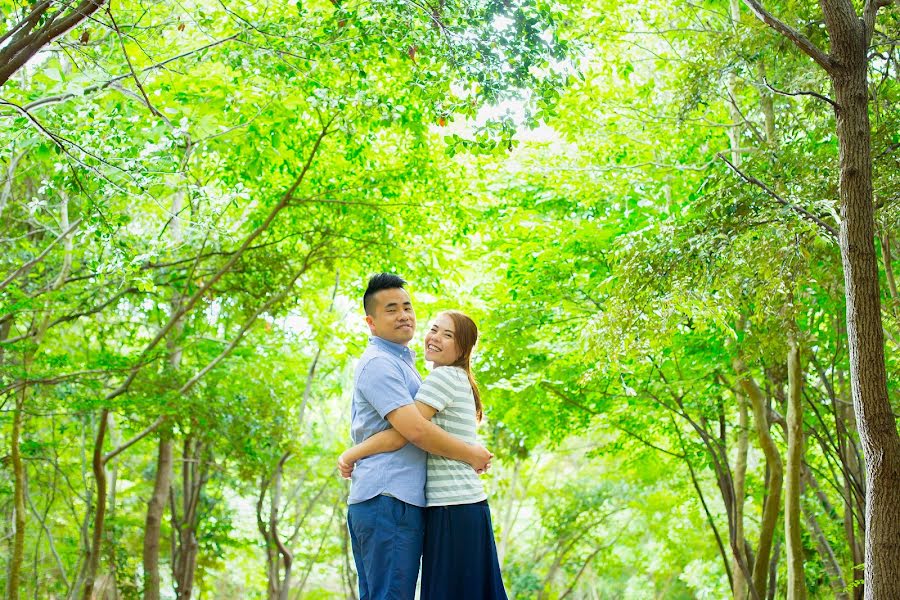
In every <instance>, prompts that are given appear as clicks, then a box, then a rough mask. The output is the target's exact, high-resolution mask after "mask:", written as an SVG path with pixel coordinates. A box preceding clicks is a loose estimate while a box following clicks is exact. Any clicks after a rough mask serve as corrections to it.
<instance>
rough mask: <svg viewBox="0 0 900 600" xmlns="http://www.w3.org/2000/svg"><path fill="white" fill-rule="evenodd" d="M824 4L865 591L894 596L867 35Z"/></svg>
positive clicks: (893, 471) (897, 568) (895, 558)
mask: <svg viewBox="0 0 900 600" xmlns="http://www.w3.org/2000/svg"><path fill="white" fill-rule="evenodd" d="M867 4H868V2H867ZM822 9H823V12H824V15H825V25H826V27H827V29H828V33H829V37H830V39H831V53H832V58H833V67H832V70H831V76H832V82H833V84H834V92H835V100H836V102H837V105H838V108H837V109H836V110H835V115H836V118H837V136H838V146H839V150H840V171H841V176H840V196H841V231H840V246H841V261H842V263H843V266H844V285H845V294H846V300H847V338H848V344H849V350H850V386H851V390H852V393H853V407H854V410H855V411H856V416H857V424H858V426H859V437H860V441H861V443H862V447H863V454H864V456H865V459H866V512H865V514H866V546H865V556H866V558H865V564H866V568H865V597H866V598H867V599H869V600H881V599H887V598H900V577H898V576H897V574H898V573H900V542H898V540H900V494H898V493H897V490H898V489H900V435H898V433H897V424H896V421H895V419H894V414H893V412H892V410H891V405H890V401H889V399H888V394H887V374H886V370H885V362H884V333H883V330H882V323H881V298H880V290H879V279H878V258H877V256H876V252H875V218H874V205H873V201H872V154H871V129H870V125H869V113H868V87H867V80H866V76H867V66H868V64H867V57H866V49H867V46H868V41H867V39H866V38H867V34H866V26H865V24H864V21H863V20H862V19H859V18H858V16H857V15H856V12H855V11H854V9H853V7H852V5H851V4H850V2H848V1H847V0H823V1H822ZM873 18H874V17H873Z"/></svg>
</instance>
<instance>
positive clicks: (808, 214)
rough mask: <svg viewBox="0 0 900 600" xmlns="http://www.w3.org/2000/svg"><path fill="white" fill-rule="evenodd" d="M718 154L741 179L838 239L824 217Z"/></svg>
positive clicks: (835, 231)
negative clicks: (793, 201)
mask: <svg viewBox="0 0 900 600" xmlns="http://www.w3.org/2000/svg"><path fill="white" fill-rule="evenodd" d="M716 156H718V157H719V158H721V159H722V160H723V161H725V163H726V164H727V165H728V166H729V167H731V170H732V171H734V172H735V173H737V174H738V176H739V177H740V178H741V179H743V180H744V181H746V182H747V183H752V184H753V185H755V186H757V187H758V188H760V189H761V190H763V191H764V192H765V193H766V194H768V195H769V196H771V197H772V198H773V199H774V200H775V201H776V202H778V203H779V204H781V205H782V206H784V207H786V208H789V209H791V210H792V211H794V212H796V213H797V214H799V215H800V216H801V218H803V219H805V220H807V221H809V222H810V223H814V224H815V225H818V226H819V227H821V228H822V229H823V230H825V232H826V233H828V235H830V236H831V238H832V239H833V240H837V239H838V232H837V230H835V228H834V227H832V226H831V225H829V224H828V223H826V222H825V221H823V220H822V219H820V218H819V217H817V216H816V215H814V214H812V213H811V212H809V211H808V210H806V209H805V208H803V207H802V206H797V205H796V204H793V203H791V202H788V201H787V200H785V199H784V198H782V197H781V196H779V195H778V194H776V193H775V191H774V190H772V188H770V187H769V186H767V185H766V184H765V183H763V182H762V181H760V180H759V179H757V178H756V177H753V176H751V175H747V174H746V173H744V172H743V171H741V170H740V169H738V168H737V167H736V166H734V164H733V163H732V162H731V161H730V160H728V158H726V157H725V156H724V155H722V153H717V154H716Z"/></svg>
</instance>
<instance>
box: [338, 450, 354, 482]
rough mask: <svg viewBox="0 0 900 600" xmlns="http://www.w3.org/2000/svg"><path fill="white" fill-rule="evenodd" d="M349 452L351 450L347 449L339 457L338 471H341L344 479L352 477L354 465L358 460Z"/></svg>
mask: <svg viewBox="0 0 900 600" xmlns="http://www.w3.org/2000/svg"><path fill="white" fill-rule="evenodd" d="M348 454H349V450H345V451H344V452H343V453H342V454H341V455H340V456H339V457H338V471H340V472H341V477H343V478H344V479H350V474H351V473H352V472H353V466H354V465H355V464H356V461H355V460H351V458H350V457H349V456H348Z"/></svg>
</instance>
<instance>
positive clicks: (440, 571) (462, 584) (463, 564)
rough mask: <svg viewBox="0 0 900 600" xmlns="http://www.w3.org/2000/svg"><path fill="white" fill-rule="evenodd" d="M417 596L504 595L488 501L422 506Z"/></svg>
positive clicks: (494, 598)
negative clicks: (423, 520) (420, 579)
mask: <svg viewBox="0 0 900 600" xmlns="http://www.w3.org/2000/svg"><path fill="white" fill-rule="evenodd" d="M421 600H507V596H506V590H505V589H503V580H502V579H501V577H500V563H499V561H498V560H497V545H496V544H495V543H494V530H493V527H492V525H491V509H490V508H488V503H487V500H482V501H481V502H476V503H474V504H459V505H456V506H431V507H429V508H426V509H425V547H424V550H423V553H422V596H421Z"/></svg>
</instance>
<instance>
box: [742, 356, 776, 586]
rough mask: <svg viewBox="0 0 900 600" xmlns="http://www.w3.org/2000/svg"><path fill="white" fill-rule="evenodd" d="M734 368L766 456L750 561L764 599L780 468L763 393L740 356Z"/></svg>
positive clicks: (755, 582) (755, 580) (774, 526)
mask: <svg viewBox="0 0 900 600" xmlns="http://www.w3.org/2000/svg"><path fill="white" fill-rule="evenodd" d="M734 368H735V371H736V372H737V373H738V375H739V377H740V383H741V387H742V388H743V390H744V393H746V394H747V396H748V397H749V398H750V404H751V406H752V407H753V418H754V421H755V422H756V433H757V435H758V436H759V444H760V446H761V447H762V450H763V454H765V456H766V465H767V467H768V469H769V478H768V482H767V483H768V492H769V495H768V496H767V497H766V502H765V504H764V506H763V516H762V522H761V523H760V527H759V547H758V548H757V551H756V560H755V561H754V563H753V587H754V589H755V590H756V595H757V596H758V597H759V598H766V597H767V594H766V587H767V579H768V568H769V558H770V557H771V554H772V543H773V540H774V537H775V528H776V526H777V525H778V513H779V512H780V509H781V485H782V477H783V467H782V463H781V455H780V454H779V453H778V447H777V446H775V440H773V439H772V435H771V433H770V432H769V418H768V406H767V405H766V399H765V396H764V395H763V393H762V390H761V389H759V386H758V385H757V384H756V382H755V381H754V380H753V379H752V378H751V377H750V375H749V373H747V368H746V366H745V365H744V363H743V362H742V361H741V360H740V359H737V360H735V364H734Z"/></svg>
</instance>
